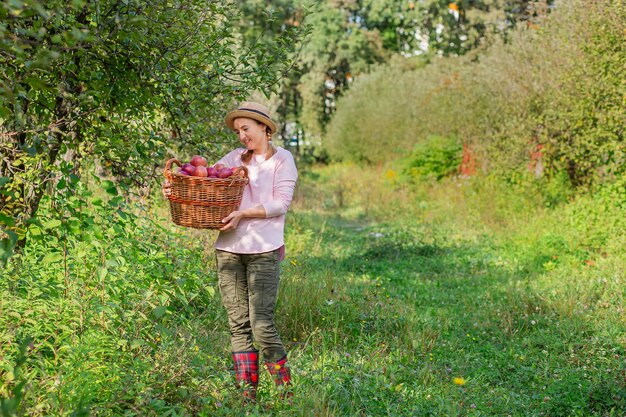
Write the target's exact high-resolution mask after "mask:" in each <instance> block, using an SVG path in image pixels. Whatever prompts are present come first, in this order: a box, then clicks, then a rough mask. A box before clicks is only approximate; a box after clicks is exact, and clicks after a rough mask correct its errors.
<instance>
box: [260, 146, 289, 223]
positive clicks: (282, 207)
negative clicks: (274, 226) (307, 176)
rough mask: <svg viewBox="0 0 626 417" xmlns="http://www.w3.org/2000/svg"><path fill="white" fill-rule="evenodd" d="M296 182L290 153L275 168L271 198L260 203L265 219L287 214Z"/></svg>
mask: <svg viewBox="0 0 626 417" xmlns="http://www.w3.org/2000/svg"><path fill="white" fill-rule="evenodd" d="M297 180H298V170H297V169H296V164H295V162H294V160H293V156H291V153H287V156H286V157H285V158H284V159H283V160H282V161H281V162H280V163H279V165H278V166H277V167H276V174H275V176H274V187H273V192H272V197H273V198H272V199H271V200H269V201H264V202H263V203H262V206H263V208H264V209H265V214H266V216H267V217H275V216H280V215H282V214H285V213H287V210H288V209H289V206H290V205H291V200H292V199H293V192H294V190H295V188H296V181H297Z"/></svg>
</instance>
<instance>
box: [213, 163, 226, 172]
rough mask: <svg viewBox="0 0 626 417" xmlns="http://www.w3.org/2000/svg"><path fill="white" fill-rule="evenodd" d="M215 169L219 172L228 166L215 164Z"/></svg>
mask: <svg viewBox="0 0 626 417" xmlns="http://www.w3.org/2000/svg"><path fill="white" fill-rule="evenodd" d="M213 168H215V171H219V170H220V169H222V168H226V165H224V164H215V165H213Z"/></svg>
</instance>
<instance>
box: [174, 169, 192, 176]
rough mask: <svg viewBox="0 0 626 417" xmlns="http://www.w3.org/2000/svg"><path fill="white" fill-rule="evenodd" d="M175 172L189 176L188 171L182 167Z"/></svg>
mask: <svg viewBox="0 0 626 417" xmlns="http://www.w3.org/2000/svg"><path fill="white" fill-rule="evenodd" d="M177 174H180V175H186V176H189V173H188V172H187V171H185V170H184V169H182V168H181V169H179V170H178V172H177Z"/></svg>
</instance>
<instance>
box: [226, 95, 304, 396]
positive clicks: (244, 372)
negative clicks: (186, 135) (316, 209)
mask: <svg viewBox="0 0 626 417" xmlns="http://www.w3.org/2000/svg"><path fill="white" fill-rule="evenodd" d="M226 125H227V126H228V127H229V128H230V129H232V130H233V131H234V132H235V133H236V134H237V136H238V138H239V141H240V142H241V144H242V145H243V149H242V148H239V149H235V150H233V151H231V152H230V153H228V154H227V155H226V156H224V157H223V158H222V159H220V160H219V161H218V162H217V163H221V164H224V165H226V166H227V167H237V166H241V165H244V166H246V167H247V169H248V177H249V184H248V185H247V186H246V188H245V189H244V192H243V197H242V201H241V205H240V206H239V209H238V210H236V211H234V212H232V213H231V214H230V215H228V216H227V217H226V218H225V219H224V220H223V221H222V222H223V223H224V227H222V228H221V229H220V233H219V236H218V238H217V240H216V242H215V250H216V258H217V275H218V280H219V289H220V293H221V295H222V302H223V304H224V307H225V308H226V311H227V313H228V322H229V326H230V334H231V345H232V352H233V361H234V367H235V377H236V380H237V385H238V386H239V387H242V389H243V395H244V398H245V399H248V400H254V399H255V398H256V387H257V385H258V381H259V365H258V361H259V351H258V350H257V349H256V348H255V343H256V344H257V345H258V346H259V347H260V350H261V354H262V356H263V359H264V360H265V364H266V367H267V369H268V370H269V372H270V374H271V375H272V376H273V378H274V381H275V383H276V385H277V386H279V387H284V388H287V387H288V385H289V383H290V372H289V368H288V367H287V353H286V351H285V348H284V346H283V344H282V342H281V340H280V337H279V335H278V333H277V331H276V327H275V325H274V310H275V307H276V297H277V293H278V281H279V263H280V261H282V258H283V257H284V226H285V213H286V212H287V209H288V208H289V206H290V204H291V199H292V197H293V192H294V188H295V185H296V180H297V178H298V172H297V170H296V165H295V163H294V160H293V156H292V155H291V153H290V152H289V151H287V150H285V149H283V148H280V147H276V146H274V145H272V142H271V138H272V134H274V133H275V132H276V124H275V123H274V122H273V121H272V119H271V118H270V116H269V111H268V108H267V107H265V106H263V105H261V104H259V103H254V102H244V103H242V104H241V105H240V106H239V108H237V109H236V110H233V111H231V112H229V113H228V114H227V115H226ZM287 392H288V390H287Z"/></svg>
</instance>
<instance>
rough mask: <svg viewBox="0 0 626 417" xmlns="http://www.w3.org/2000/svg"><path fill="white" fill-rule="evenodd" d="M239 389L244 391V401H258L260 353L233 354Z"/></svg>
mask: <svg viewBox="0 0 626 417" xmlns="http://www.w3.org/2000/svg"><path fill="white" fill-rule="evenodd" d="M233 362H234V363H235V379H236V380H237V387H238V388H242V389H243V398H244V400H251V401H254V400H256V387H257V385H259V352H233Z"/></svg>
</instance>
